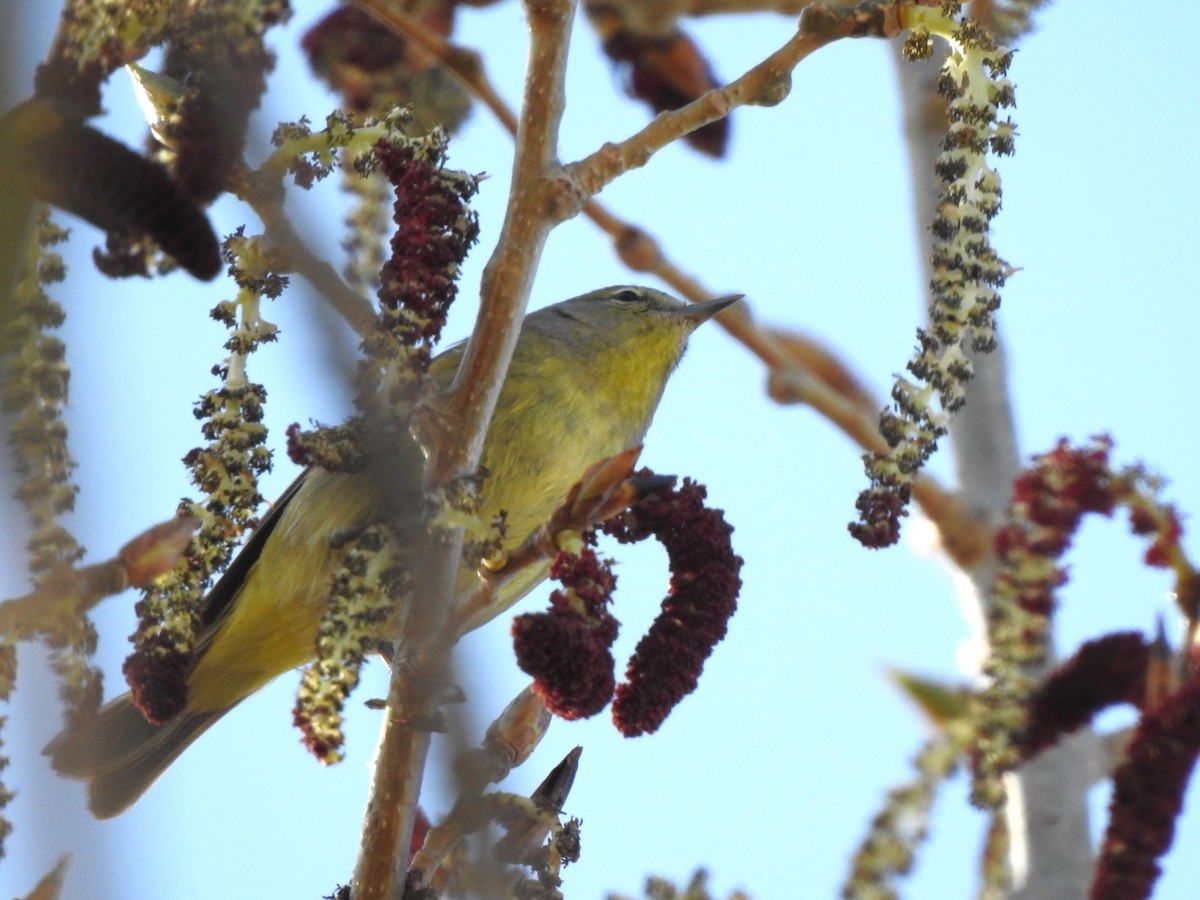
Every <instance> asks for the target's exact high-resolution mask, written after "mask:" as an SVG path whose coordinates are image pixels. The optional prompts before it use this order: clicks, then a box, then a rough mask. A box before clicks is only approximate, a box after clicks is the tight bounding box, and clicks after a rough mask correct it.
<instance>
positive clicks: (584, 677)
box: [512, 547, 618, 719]
mask: <svg viewBox="0 0 1200 900" xmlns="http://www.w3.org/2000/svg"><path fill="white" fill-rule="evenodd" d="M550 577H551V578H553V579H555V580H556V581H559V582H560V583H561V584H562V588H560V589H559V590H556V591H554V593H552V594H551V595H550V608H549V609H548V610H547V611H546V612H541V613H527V614H525V615H521V616H517V617H516V618H515V619H514V620H513V625H512V634H513V649H514V651H515V652H516V657H517V665H518V666H520V667H521V671H523V672H525V673H526V674H527V675H530V676H532V677H533V679H534V690H535V691H536V692H537V694H538V696H540V697H541V698H542V702H543V703H545V704H546V708H547V709H549V710H550V712H552V713H554V714H555V715H558V716H561V717H562V718H564V719H585V718H587V717H588V716H594V715H595V714H596V713H598V712H600V710H602V709H604V707H606V706H607V705H608V701H609V700H611V699H612V695H613V688H614V687H615V685H616V677H615V675H614V674H613V670H614V660H613V655H612V644H613V641H615V640H616V639H617V627H618V623H617V620H616V619H615V618H613V615H612V613H611V612H609V609H608V604H609V602H610V601H611V599H612V590H613V587H614V586H615V585H616V582H617V579H616V576H614V575H613V574H612V568H611V564H610V563H609V562H607V561H605V562H601V561H600V560H599V559H597V557H596V552H595V551H594V550H593V549H592V548H591V547H584V548H583V549H582V550H581V551H580V552H579V553H578V554H574V553H560V554H559V555H558V556H557V557H556V558H555V560H554V563H553V564H552V565H551V567H550Z"/></svg>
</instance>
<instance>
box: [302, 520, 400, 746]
mask: <svg viewBox="0 0 1200 900" xmlns="http://www.w3.org/2000/svg"><path fill="white" fill-rule="evenodd" d="M390 541H391V531H390V530H389V529H388V528H387V527H386V526H383V525H373V526H370V527H368V528H365V529H363V530H362V531H361V532H360V533H358V534H356V535H355V536H354V537H353V538H352V539H350V540H349V541H347V542H346V543H345V544H344V545H343V546H341V547H340V548H339V549H340V550H341V564H340V567H339V568H338V571H337V572H336V573H335V574H334V578H333V585H332V589H331V591H330V597H329V605H328V607H327V608H326V610H325V614H324V615H323V616H322V617H321V624H320V626H319V627H318V630H317V646H316V653H317V657H316V659H315V660H314V661H313V662H311V663H309V665H308V666H306V667H305V669H304V674H303V676H302V678H301V682H300V690H299V693H298V694H297V696H296V706H295V708H294V709H293V710H292V716H293V721H294V723H295V725H296V726H297V727H298V728H299V729H300V730H301V732H302V733H303V735H304V744H305V746H306V747H308V749H309V750H310V751H311V752H312V754H313V755H314V756H316V757H317V759H319V760H320V761H321V762H323V763H326V764H332V763H335V762H339V761H340V760H341V759H342V755H343V754H342V747H343V745H344V744H345V736H344V734H343V733H342V709H343V707H344V706H345V702H346V698H347V697H348V696H349V695H350V692H351V691H353V690H354V688H355V687H356V686H357V685H358V678H359V672H360V670H361V668H362V664H363V662H364V661H365V660H366V657H367V654H368V653H369V652H370V651H371V650H372V648H373V647H374V646H375V641H376V636H377V635H378V634H379V632H380V631H381V629H382V627H383V625H384V623H385V622H386V621H387V619H388V617H389V615H391V613H392V610H393V609H395V608H397V606H398V605H399V604H400V603H401V602H402V598H403V597H404V595H405V593H406V591H407V589H408V588H407V584H408V578H407V576H406V575H405V573H404V570H403V569H401V568H400V567H399V566H398V565H397V564H396V560H395V557H394V554H392V553H389V552H388V547H389V544H390Z"/></svg>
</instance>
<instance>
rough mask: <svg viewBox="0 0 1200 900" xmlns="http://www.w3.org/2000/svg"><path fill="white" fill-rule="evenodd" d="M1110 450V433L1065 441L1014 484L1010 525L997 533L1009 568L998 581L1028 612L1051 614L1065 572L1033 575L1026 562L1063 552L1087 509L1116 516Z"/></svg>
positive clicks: (1053, 570) (997, 542)
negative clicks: (1082, 441)
mask: <svg viewBox="0 0 1200 900" xmlns="http://www.w3.org/2000/svg"><path fill="white" fill-rule="evenodd" d="M1111 449H1112V441H1111V440H1110V439H1109V438H1107V437H1100V438H1096V439H1094V440H1093V441H1092V442H1091V443H1090V444H1089V445H1087V446H1084V447H1072V446H1071V445H1070V444H1068V443H1067V441H1066V439H1062V440H1060V441H1059V442H1058V446H1056V447H1055V448H1054V449H1053V450H1052V451H1050V452H1049V453H1046V454H1043V455H1041V456H1038V457H1035V458H1034V464H1033V466H1031V467H1030V468H1028V469H1026V470H1025V471H1024V472H1022V473H1021V475H1020V476H1019V477H1018V478H1017V480H1016V481H1015V482H1014V484H1013V503H1012V507H1011V512H1010V516H1009V518H1010V521H1009V524H1007V525H1005V526H1004V527H1002V528H1000V529H999V530H998V531H997V532H996V539H995V547H996V556H997V558H998V559H999V561H1000V563H1001V565H1002V566H1003V567H1004V568H1005V571H1002V572H1001V574H1000V575H999V576H998V578H997V583H998V585H999V586H1001V587H1002V588H1003V589H1005V590H1007V591H1009V592H1010V593H1011V594H1012V595H1013V597H1014V598H1015V600H1016V602H1017V603H1018V604H1019V605H1020V606H1021V608H1022V609H1024V610H1025V611H1027V612H1031V613H1035V614H1038V615H1043V616H1048V615H1050V614H1051V613H1052V612H1053V609H1054V592H1055V590H1057V589H1058V588H1059V587H1061V586H1062V584H1064V583H1065V582H1066V578H1067V576H1066V571H1065V570H1064V569H1062V568H1059V567H1051V568H1049V569H1044V568H1042V569H1040V571H1042V572H1043V573H1044V574H1042V575H1041V576H1039V577H1033V578H1031V577H1028V575H1027V574H1025V573H1023V571H1022V566H1021V563H1022V561H1023V560H1026V559H1029V558H1042V559H1045V558H1051V559H1054V558H1058V557H1060V556H1062V555H1063V554H1064V553H1065V552H1066V551H1067V549H1068V548H1069V547H1070V546H1071V540H1072V538H1073V537H1074V535H1075V531H1076V530H1077V529H1078V528H1079V523H1080V521H1081V520H1082V519H1083V516H1084V515H1085V514H1086V513H1100V514H1102V515H1106V516H1108V515H1111V514H1112V511H1113V509H1114V507H1115V506H1116V503H1117V500H1118V499H1119V495H1118V486H1117V482H1116V480H1115V479H1114V478H1113V473H1112V469H1111V468H1110V466H1109V451H1110V450H1111Z"/></svg>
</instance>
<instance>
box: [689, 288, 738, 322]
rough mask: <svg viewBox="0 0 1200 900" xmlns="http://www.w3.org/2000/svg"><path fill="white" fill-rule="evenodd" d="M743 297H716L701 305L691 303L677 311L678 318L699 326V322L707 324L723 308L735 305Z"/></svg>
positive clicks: (735, 295) (731, 295) (732, 295)
mask: <svg viewBox="0 0 1200 900" xmlns="http://www.w3.org/2000/svg"><path fill="white" fill-rule="evenodd" d="M745 296H746V295H745V294H730V295H729V296H728V297H717V298H716V299H715V300H705V301H704V302H703V303H692V304H691V305H689V306H685V307H684V308H683V309H681V310H679V316H680V318H683V319H687V320H688V321H689V322H694V323H696V324H697V325H699V324H700V323H701V322H707V321H708V320H709V319H711V318H712V317H713V316H715V315H716V314H717V313H719V312H720V311H721V310H723V309H724V308H725V307H727V306H729V305H730V304H731V303H736V302H737V301H738V300H741V299H742V298H743V297H745Z"/></svg>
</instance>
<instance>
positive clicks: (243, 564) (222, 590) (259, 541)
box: [200, 469, 312, 647]
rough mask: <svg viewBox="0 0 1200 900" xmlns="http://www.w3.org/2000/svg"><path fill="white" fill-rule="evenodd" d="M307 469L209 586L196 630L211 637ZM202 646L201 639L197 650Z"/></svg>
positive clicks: (298, 487) (305, 474) (309, 470)
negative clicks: (202, 631) (215, 580)
mask: <svg viewBox="0 0 1200 900" xmlns="http://www.w3.org/2000/svg"><path fill="white" fill-rule="evenodd" d="M311 471H312V470H311V469H305V470H304V471H303V472H301V473H300V474H299V475H297V476H296V479H295V480H294V481H293V482H292V483H291V484H290V485H288V489H287V490H286V491H284V492H283V496H281V497H280V498H279V499H278V500H277V501H275V504H274V505H273V506H272V507H271V511H270V512H268V513H267V515H266V517H265V518H264V519H263V520H262V521H261V522H259V524H258V527H257V528H256V529H254V533H253V534H252V535H250V540H248V541H246V545H245V546H244V547H242V549H241V551H240V552H239V553H238V555H237V556H235V557H234V558H233V562H231V563H230V564H229V568H227V569H226V570H225V572H224V574H222V575H221V577H220V579H218V581H217V583H216V584H214V585H213V587H212V590H210V591H209V592H208V595H207V596H206V597H205V598H204V609H203V610H201V612H200V627H201V628H202V629H203V630H204V631H205V632H206V633H209V634H211V633H212V631H213V630H215V629H214V627H213V626H214V625H216V623H217V622H219V621H220V620H221V619H222V618H223V617H224V615H225V613H226V612H227V611H228V609H229V607H230V606H231V605H232V604H233V601H234V598H236V597H237V594H238V591H239V590H241V588H242V585H243V584H244V583H245V581H246V576H247V575H248V574H249V572H250V569H251V567H252V566H253V565H254V564H255V563H256V562H258V557H259V554H261V553H262V549H263V547H264V546H265V545H266V543H267V540H268V539H269V538H270V537H271V532H273V531H274V530H275V526H276V525H278V524H279V520H280V519H281V518H282V517H283V511H284V510H285V509H286V508H287V506H288V504H289V503H291V501H292V499H293V498H294V497H295V496H296V494H297V492H298V491H299V490H300V486H301V485H302V484H304V479H305V478H307V477H308V473H309V472H311ZM203 645H204V640H203V638H201V647H203Z"/></svg>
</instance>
